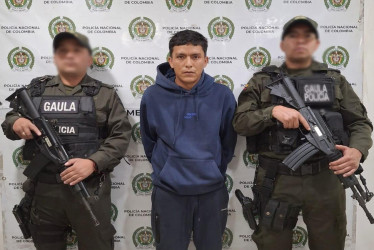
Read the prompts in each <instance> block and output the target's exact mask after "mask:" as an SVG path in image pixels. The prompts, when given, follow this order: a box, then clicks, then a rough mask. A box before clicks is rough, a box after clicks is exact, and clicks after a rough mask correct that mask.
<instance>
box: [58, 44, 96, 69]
mask: <svg viewBox="0 0 374 250" xmlns="http://www.w3.org/2000/svg"><path fill="white" fill-rule="evenodd" d="M54 63H55V65H56V67H57V71H58V72H59V74H69V75H82V74H85V73H86V72H87V68H88V67H89V66H90V65H91V64H92V57H91V55H90V52H89V50H88V49H86V48H85V47H82V46H81V45H80V44H79V43H78V41H76V40H75V39H66V40H63V41H61V43H60V45H59V47H58V48H57V49H56V51H55V54H54Z"/></svg>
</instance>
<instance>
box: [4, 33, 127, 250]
mask: <svg viewBox="0 0 374 250" xmlns="http://www.w3.org/2000/svg"><path fill="white" fill-rule="evenodd" d="M53 49H54V63H55V65H56V68H57V71H58V75H57V76H44V77H39V78H35V79H33V80H32V81H31V83H30V84H29V85H28V86H27V89H28V92H29V94H30V95H31V97H32V98H33V101H34V103H35V104H36V105H37V108H38V110H39V111H40V112H41V114H42V115H44V116H45V117H46V119H48V120H49V121H50V122H51V123H52V124H53V126H54V127H55V128H56V130H57V132H58V134H59V135H60V137H61V139H62V142H63V144H64V146H65V148H66V150H67V151H68V153H69V155H70V157H71V159H70V160H69V161H68V162H67V163H66V164H65V166H66V167H67V169H66V170H64V171H63V172H61V171H59V170H58V167H57V166H55V165H54V164H52V163H51V162H47V163H45V165H46V166H45V167H44V168H43V170H42V171H41V172H40V173H39V174H38V175H37V177H36V178H35V180H32V181H33V183H34V185H35V187H34V195H33V201H32V207H31V215H30V216H31V223H30V229H31V234H32V238H33V241H34V244H35V247H36V248H37V249H38V250H51V249H54V250H60V249H61V250H62V249H66V240H67V235H68V232H69V231H70V230H72V229H73V230H74V231H75V232H76V234H77V237H78V247H79V249H81V250H92V249H97V250H107V249H108V250H109V249H113V248H114V242H113V236H114V234H115V229H114V227H113V225H112V224H111V219H110V214H111V213H110V211H111V197H110V193H111V180H110V176H109V173H110V172H112V171H113V168H114V167H115V166H116V165H118V164H119V162H120V160H121V158H122V157H124V154H125V152H126V150H127V146H128V144H129V138H130V133H131V132H130V131H131V126H130V123H129V121H128V117H127V114H126V111H125V109H124V107H123V105H122V103H121V100H120V98H119V97H118V95H117V93H116V91H115V90H114V89H113V87H112V86H110V85H107V84H104V83H102V82H100V81H98V80H96V79H93V78H91V77H90V76H88V75H87V68H88V67H89V66H90V65H91V64H92V62H93V59H92V56H91V47H90V45H89V41H88V39H87V37H86V36H84V35H82V34H80V33H77V32H75V33H69V32H63V33H59V34H58V35H57V36H56V37H55V38H54V40H53ZM2 128H3V130H4V133H5V135H6V136H7V137H8V138H9V139H11V140H19V139H25V140H27V142H26V146H25V150H24V154H25V151H28V150H31V151H32V150H35V147H34V146H32V145H33V144H32V139H33V138H35V137H36V136H40V135H41V132H40V131H39V130H38V128H37V127H36V126H35V125H34V124H33V123H32V122H31V121H30V120H28V119H27V118H25V117H23V116H22V115H21V114H20V113H18V112H17V111H15V110H13V111H10V112H9V113H7V115H6V119H5V121H4V122H3V124H2ZM30 145H31V146H30ZM30 147H31V149H30ZM35 158H36V156H35ZM35 164H44V163H41V162H36V163H35V162H33V161H31V165H35ZM80 181H83V182H84V184H85V185H86V187H87V190H88V192H89V193H90V194H91V195H96V196H98V198H99V199H98V200H97V201H95V202H94V203H92V209H93V212H94V213H95V215H96V216H97V217H98V220H99V222H100V226H98V227H95V226H94V223H93V222H92V220H91V218H90V217H89V215H88V213H87V212H86V210H85V208H84V207H83V204H82V203H81V202H80V199H79V196H78V195H74V194H73V192H71V189H70V187H69V186H72V185H75V184H77V183H78V182H80Z"/></svg>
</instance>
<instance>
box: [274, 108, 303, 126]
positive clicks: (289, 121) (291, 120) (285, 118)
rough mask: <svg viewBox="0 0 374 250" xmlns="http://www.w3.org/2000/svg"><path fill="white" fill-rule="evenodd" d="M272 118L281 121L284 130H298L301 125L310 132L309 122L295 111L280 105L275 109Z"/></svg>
mask: <svg viewBox="0 0 374 250" xmlns="http://www.w3.org/2000/svg"><path fill="white" fill-rule="evenodd" d="M272 116H273V117H274V118H275V119H277V120H278V121H280V122H281V123H282V124H283V127H284V128H298V127H299V126H300V123H301V124H302V125H303V126H304V128H305V129H306V130H310V127H309V124H308V122H307V121H306V120H305V118H304V117H303V116H302V115H301V114H300V112H299V111H297V110H295V109H291V108H286V107H284V106H282V105H278V106H275V107H274V108H273V112H272Z"/></svg>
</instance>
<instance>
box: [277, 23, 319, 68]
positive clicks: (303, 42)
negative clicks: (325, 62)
mask: <svg viewBox="0 0 374 250" xmlns="http://www.w3.org/2000/svg"><path fill="white" fill-rule="evenodd" d="M318 46H319V40H318V39H317V37H316V34H315V33H313V30H312V29H311V27H310V26H308V25H306V24H295V25H294V26H293V27H291V28H290V30H289V32H288V33H287V35H286V36H285V37H284V39H283V41H282V42H281V45H280V47H281V49H282V51H283V52H284V53H285V54H286V60H289V61H291V62H292V63H300V64H303V63H305V62H308V61H311V60H312V58H313V54H314V52H315V51H316V50H317V48H318Z"/></svg>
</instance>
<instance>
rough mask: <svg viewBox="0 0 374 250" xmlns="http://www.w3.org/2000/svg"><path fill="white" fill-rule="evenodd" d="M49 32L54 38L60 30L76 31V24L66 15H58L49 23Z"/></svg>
mask: <svg viewBox="0 0 374 250" xmlns="http://www.w3.org/2000/svg"><path fill="white" fill-rule="evenodd" d="M48 30H49V34H50V35H51V37H52V39H53V38H55V36H56V35H57V34H58V33H60V32H69V31H71V32H75V31H76V29H75V24H74V22H73V21H72V20H71V19H70V18H68V17H65V16H58V17H55V18H53V19H52V20H51V21H50V22H49V25H48Z"/></svg>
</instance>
